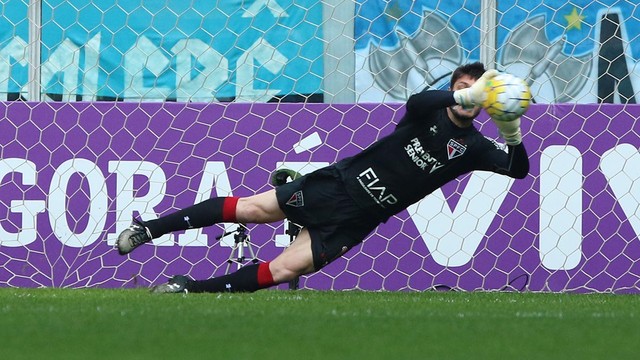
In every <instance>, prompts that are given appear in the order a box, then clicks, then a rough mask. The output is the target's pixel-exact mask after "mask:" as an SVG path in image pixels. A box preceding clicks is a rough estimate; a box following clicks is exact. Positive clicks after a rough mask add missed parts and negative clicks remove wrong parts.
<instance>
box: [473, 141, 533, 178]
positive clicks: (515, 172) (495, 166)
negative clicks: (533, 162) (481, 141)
mask: <svg viewBox="0 0 640 360" xmlns="http://www.w3.org/2000/svg"><path fill="white" fill-rule="evenodd" d="M489 143H491V142H490V141H489ZM494 144H495V143H494ZM489 146H493V145H489ZM479 167H480V170H487V171H492V172H495V173H498V174H502V175H507V176H509V177H512V178H516V179H524V178H525V177H526V176H527V174H529V155H528V154H527V150H526V149H525V147H524V144H523V143H520V144H519V145H515V146H512V145H507V152H505V151H504V150H502V149H499V148H498V147H496V146H493V148H489V149H488V151H487V152H485V153H484V156H482V157H481V158H480V159H479Z"/></svg>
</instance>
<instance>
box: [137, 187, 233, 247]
mask: <svg viewBox="0 0 640 360" xmlns="http://www.w3.org/2000/svg"><path fill="white" fill-rule="evenodd" d="M237 201H238V198H234V197H217V198H211V199H208V200H205V201H203V202H201V203H198V204H195V205H193V206H189V207H187V208H184V209H182V210H178V211H176V212H174V213H172V214H169V215H166V216H162V217H160V218H158V219H155V220H149V221H145V222H144V225H145V226H146V227H147V228H148V229H149V231H150V232H151V235H152V237H153V238H154V239H155V238H158V237H160V236H162V235H164V234H168V233H170V232H172V231H179V230H187V229H194V228H202V227H206V226H211V225H213V224H217V223H221V222H227V221H229V222H235V205H236V203H237Z"/></svg>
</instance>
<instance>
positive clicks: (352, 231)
mask: <svg viewBox="0 0 640 360" xmlns="http://www.w3.org/2000/svg"><path fill="white" fill-rule="evenodd" d="M276 196H277V198H278V204H279V205H280V209H282V211H283V212H284V213H285V215H286V216H287V219H289V221H292V222H294V223H295V224H298V225H300V226H303V227H305V228H307V230H308V231H309V234H310V235H311V252H312V254H313V266H314V268H315V270H316V271H317V270H320V269H321V268H322V267H324V266H325V265H327V264H329V263H330V262H332V261H333V260H335V259H337V258H338V257H340V256H341V255H343V254H344V253H346V252H347V251H348V250H349V249H351V248H352V247H354V246H356V245H358V244H359V243H361V242H362V240H364V238H365V237H367V235H369V234H370V233H371V232H372V231H373V230H374V229H375V228H376V226H378V225H379V221H378V220H377V219H374V218H372V217H371V216H370V215H369V214H367V213H365V212H364V210H362V208H360V207H359V206H358V205H357V204H356V203H355V202H354V201H353V199H352V198H351V197H350V196H349V195H348V194H347V192H346V191H345V188H344V184H343V183H342V180H341V179H340V176H339V174H338V173H337V171H336V170H335V168H333V167H332V166H330V167H327V168H323V169H320V170H317V171H314V172H312V173H310V174H307V175H305V176H303V177H301V178H299V179H297V180H294V181H292V182H289V183H286V184H284V185H281V186H279V187H277V188H276Z"/></svg>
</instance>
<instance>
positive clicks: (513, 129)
mask: <svg viewBox="0 0 640 360" xmlns="http://www.w3.org/2000/svg"><path fill="white" fill-rule="evenodd" d="M492 120H493V119H492ZM493 122H494V123H495V124H496V126H497V127H498V131H499V132H500V137H502V138H503V139H504V141H505V142H506V143H507V145H513V146H515V145H520V143H521V142H522V132H521V131H520V118H516V119H515V120H511V121H500V120H493Z"/></svg>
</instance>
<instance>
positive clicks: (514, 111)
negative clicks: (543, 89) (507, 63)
mask: <svg viewBox="0 0 640 360" xmlns="http://www.w3.org/2000/svg"><path fill="white" fill-rule="evenodd" d="M485 93H486V95H487V97H486V99H485V100H484V101H483V102H482V107H483V108H484V109H485V110H486V111H487V113H488V114H489V116H491V118H493V119H494V120H498V121H512V120H515V119H517V118H519V117H520V116H522V114H524V113H525V112H526V111H527V109H528V108H529V103H531V90H529V86H528V85H527V83H526V82H525V81H524V80H522V79H520V78H519V77H516V76H513V75H511V74H507V73H502V74H499V75H496V76H495V77H493V78H492V79H490V80H488V81H487V84H486V85H485Z"/></svg>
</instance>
